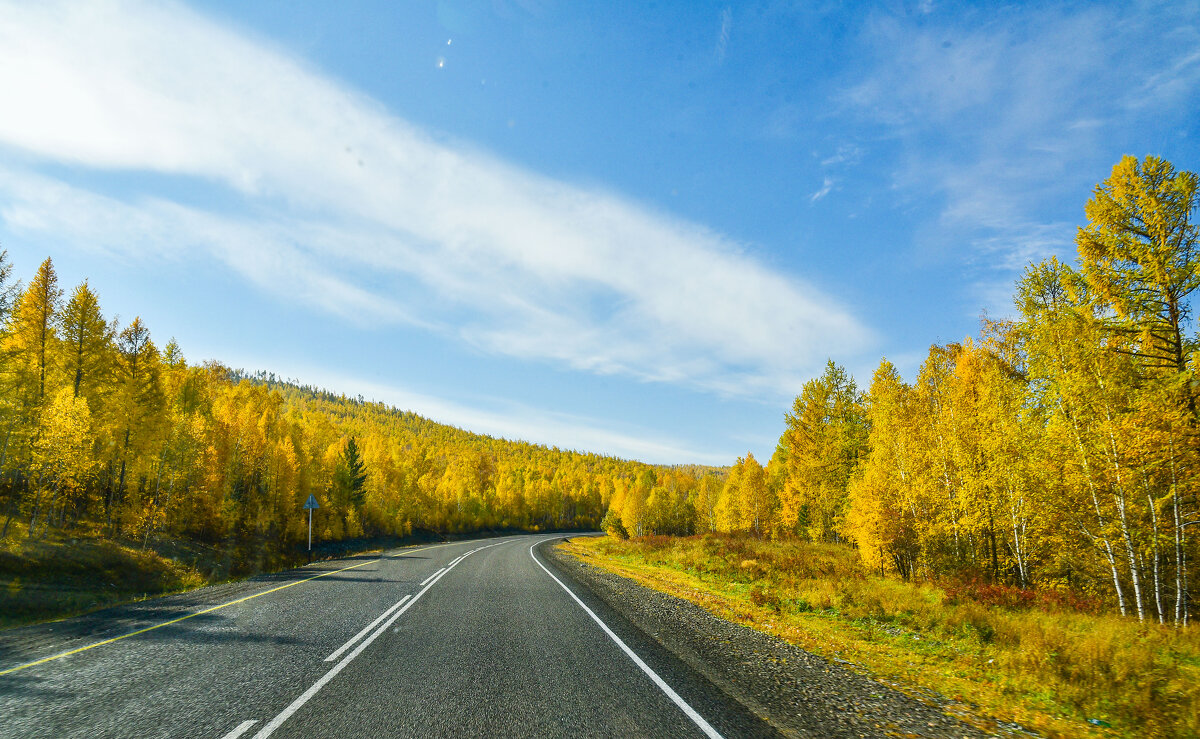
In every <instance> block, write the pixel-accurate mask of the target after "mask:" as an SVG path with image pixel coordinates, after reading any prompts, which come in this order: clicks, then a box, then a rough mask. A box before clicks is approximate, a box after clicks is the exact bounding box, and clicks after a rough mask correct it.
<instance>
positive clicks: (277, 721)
mask: <svg viewBox="0 0 1200 739" xmlns="http://www.w3.org/2000/svg"><path fill="white" fill-rule="evenodd" d="M504 543H506V542H502V541H498V542H496V543H495V544H489V545H488V547H494V546H497V545H499V544H504ZM488 547H480V548H479V549H487V548H488ZM475 551H479V550H478V549H476V550H475ZM472 553H473V552H472ZM466 556H467V555H463V557H460V558H459V560H458V561H459V562H461V561H462V560H463V559H464V558H465V557H466ZM455 564H458V562H455ZM452 569H454V565H450V566H449V567H446V568H445V569H443V570H442V571H441V572H439V573H437V574H436V575H435V576H434V579H433V581H432V582H430V583H429V584H428V585H426V586H425V587H424V588H422V589H421V592H419V593H417V594H416V595H414V596H413V599H412V600H410V601H409V602H408V603H407V604H405V606H404V607H403V608H401V609H400V610H398V611H396V612H395V613H393V614H392V616H391V618H389V619H388V620H387V621H384V622H383V625H382V626H380V627H379V628H378V629H376V630H375V632H374V633H372V634H371V635H370V636H368V637H367V638H366V639H364V640H363V642H362V644H359V645H358V646H357V647H355V648H354V651H353V652H351V653H350V654H347V655H346V656H345V657H342V661H341V662H338V663H337V664H336V665H334V666H333V667H332V668H331V669H330V670H329V672H326V673H325V674H324V675H322V676H321V678H320V679H319V680H317V681H316V682H315V683H313V684H312V685H311V686H310V687H309V689H308V690H306V691H304V692H303V693H301V694H300V697H298V698H296V700H294V701H292V702H291V703H290V704H289V705H288V707H287V708H285V709H283V710H282V711H280V712H279V715H278V716H276V717H275V718H273V719H271V722H270V723H268V724H267V725H266V726H264V727H262V728H261V729H259V731H258V733H257V734H255V735H254V739H267V737H269V736H271V734H272V733H273V732H274V731H275V730H276V729H278V728H279V727H280V726H282V725H283V722H284V721H287V720H288V719H289V718H291V717H292V714H294V713H295V712H296V711H299V710H300V708H301V707H302V706H303V705H304V704H305V703H308V701H309V699H311V698H312V697H313V696H314V695H316V694H317V693H318V692H320V690H321V688H323V687H325V684H326V683H328V682H329V681H330V680H332V679H333V678H334V677H336V676H337V674H338V673H339V672H341V671H342V669H343V668H345V667H346V665H348V664H350V663H351V662H353V661H354V658H355V657H357V656H358V655H360V654H362V653H363V650H365V649H366V648H367V647H369V646H371V643H372V642H374V641H375V640H376V639H378V638H379V637H380V635H381V634H383V633H384V632H385V631H387V630H388V629H389V628H390V627H391V625H392V624H394V623H396V621H397V620H399V618H400V617H401V616H403V615H404V613H405V612H406V611H407V610H408V609H409V608H412V607H413V604H415V603H416V602H417V601H419V600H420V599H421V596H422V595H425V594H426V593H428V592H429V589H430V588H432V587H433V586H434V585H437V584H438V581H439V580H441V579H442V578H443V577H445V576H446V574H447V573H449V572H450V570H452ZM551 577H553V575H551Z"/></svg>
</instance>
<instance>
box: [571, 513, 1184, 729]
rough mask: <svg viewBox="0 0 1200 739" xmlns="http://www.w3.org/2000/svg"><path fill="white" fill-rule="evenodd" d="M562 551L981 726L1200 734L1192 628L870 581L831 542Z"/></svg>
mask: <svg viewBox="0 0 1200 739" xmlns="http://www.w3.org/2000/svg"><path fill="white" fill-rule="evenodd" d="M565 546H566V549H567V551H569V552H571V553H574V554H575V555H576V556H580V557H586V558H588V561H589V562H591V563H593V564H596V565H599V566H602V567H604V568H606V569H609V570H611V571H614V572H616V573H618V574H622V575H625V576H628V577H632V578H633V579H636V580H638V581H640V582H642V583H644V584H646V585H649V586H651V587H654V588H657V589H659V590H662V591H665V592H669V593H672V594H674V595H677V596H680V597H683V598H687V599H689V600H692V601H694V602H696V603H699V604H700V605H702V606H704V607H705V608H708V609H709V610H710V611H712V612H713V613H716V614H717V615H719V616H722V617H724V618H728V619H730V620H734V621H738V622H741V623H745V624H747V625H750V626H753V627H755V628H758V629H760V630H763V631H767V632H769V633H773V634H776V635H778V636H781V637H782V638H785V639H787V640H788V641H790V642H792V643H795V644H797V645H798V646H800V647H802V648H804V649H807V650H809V651H812V652H814V653H817V654H821V655H822V656H825V657H828V658H832V659H838V660H844V661H846V662H849V663H851V664H852V665H853V666H855V668H856V669H860V670H863V671H865V672H867V673H869V674H871V675H873V676H875V677H876V678H878V679H880V680H882V681H883V682H885V683H888V684H891V685H894V686H895V687H899V688H900V689H902V690H905V691H906V692H909V693H910V694H913V695H916V696H917V697H921V696H922V695H925V694H927V691H935V692H936V693H938V694H940V695H941V696H944V697H947V698H950V699H952V700H953V701H955V702H956V705H952V709H951V710H952V712H954V713H956V714H958V715H961V716H962V717H963V718H966V719H967V720H970V721H971V722H972V723H976V724H977V725H980V726H982V727H984V728H993V727H994V726H995V722H996V721H1003V722H1013V723H1018V724H1020V725H1022V726H1024V727H1026V728H1029V729H1034V730H1037V731H1039V732H1041V733H1043V734H1046V735H1048V736H1053V737H1068V736H1071V737H1074V736H1123V737H1151V736H1154V737H1185V736H1193V737H1194V736H1198V735H1200V715H1198V714H1200V633H1197V630H1196V629H1195V628H1189V629H1187V630H1182V631H1177V630H1175V629H1172V628H1170V627H1161V626H1157V625H1139V624H1138V623H1137V622H1135V621H1132V620H1130V619H1123V618H1120V617H1117V616H1112V615H1105V614H1096V613H1081V612H1078V611H1076V610H1073V609H1072V608H1071V606H1073V605H1077V604H1074V603H1064V602H1063V600H1062V599H1060V598H1054V599H1045V598H1028V597H1008V596H1009V595H1012V594H1008V593H1004V592H1000V593H999V595H998V594H997V592H996V591H995V590H994V589H993V590H988V589H982V590H980V589H973V588H969V587H968V588H957V589H952V590H951V591H950V593H949V594H948V593H947V591H946V590H945V589H942V588H938V587H934V586H932V585H913V584H908V583H903V582H898V581H895V580H890V579H883V578H879V577H877V576H872V575H869V574H868V573H866V572H864V571H863V569H862V568H861V567H860V566H859V564H858V559H857V557H856V556H855V553H854V552H853V551H852V550H850V549H848V548H845V547H839V546H831V545H814V544H807V543H803V542H763V541H758V540H755V539H751V538H743V537H721V536H704V537H689V538H671V537H645V538H642V539H634V540H630V541H620V540H615V539H612V538H609V537H604V538H600V539H578V540H575V541H573V542H571V543H570V544H568V545H565ZM980 600H983V601H984V602H980ZM997 600H998V601H1000V602H1003V603H1005V604H1006V605H996V604H995V603H996V601H997ZM1089 719H1090V720H1092V721H1096V722H1100V725H1095V724H1093V723H1089ZM1106 725H1107V726H1106Z"/></svg>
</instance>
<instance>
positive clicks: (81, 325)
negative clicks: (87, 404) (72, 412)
mask: <svg viewBox="0 0 1200 739" xmlns="http://www.w3.org/2000/svg"><path fill="white" fill-rule="evenodd" d="M59 327H60V329H61V333H62V363H63V369H64V374H65V375H66V377H67V380H68V382H70V383H71V387H72V392H73V393H74V395H75V397H79V396H80V395H84V396H86V397H88V398H89V399H94V398H95V391H97V390H98V389H99V388H100V387H101V386H102V385H103V383H104V380H105V379H106V376H107V375H108V374H109V372H110V369H111V362H112V346H113V339H114V338H115V336H114V334H113V331H112V329H111V328H110V327H109V325H108V322H107V321H105V320H104V316H103V314H102V313H101V312H100V301H99V300H98V299H97V298H96V293H94V292H93V291H92V289H91V288H90V287H88V284H87V281H86V280H85V281H83V282H82V283H80V284H79V286H78V287H76V288H75V291H74V292H73V293H71V299H70V300H69V301H67V305H66V306H65V307H64V308H63V310H62V315H61V316H60V318H59Z"/></svg>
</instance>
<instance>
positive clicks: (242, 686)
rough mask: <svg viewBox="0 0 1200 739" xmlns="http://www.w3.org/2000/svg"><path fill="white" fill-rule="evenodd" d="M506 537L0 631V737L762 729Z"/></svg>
mask: <svg viewBox="0 0 1200 739" xmlns="http://www.w3.org/2000/svg"><path fill="white" fill-rule="evenodd" d="M555 538H556V537H549V536H545V535H540V536H537V535H526V536H512V537H505V538H501V539H486V540H471V541H460V542H452V543H447V544H438V545H432V546H427V547H417V548H407V549H398V550H394V551H391V552H386V553H384V554H382V555H363V556H360V557H353V558H349V559H345V560H339V561H333V562H323V563H319V564H317V565H312V566H310V567H305V568H300V569H297V570H292V571H289V572H285V573H279V574H277V575H272V576H268V577H264V578H258V579H255V580H252V581H247V582H243V583H236V584H231V585H225V586H217V587H212V588H205V589H202V590H199V591H195V592H193V593H189V594H185V595H181V596H172V597H168V598H161V599H157V600H155V601H147V602H145V603H141V604H135V605H131V606H125V607H120V608H114V609H109V610H106V611H102V612H98V613H96V614H91V615H89V616H83V617H80V618H76V619H69V620H66V621H62V622H58V623H54V624H43V625H38V626H31V627H23V628H20V629H13V630H9V631H6V632H0V736H5V737H8V736H13V737H74V736H77V737H97V736H109V737H135V736H136V737H213V739H226V738H227V739H234V738H235V737H246V738H247V739H249V738H250V737H261V738H264V739H265V737H267V736H271V737H339V738H344V737H352V736H371V737H374V736H489V737H490V736H568V735H570V736H653V737H664V736H681V737H683V736H687V737H696V736H705V735H708V736H726V737H734V736H770V735H773V734H774V733H775V732H774V731H773V730H772V729H771V728H770V727H769V726H768V725H767V724H765V723H763V722H762V721H761V720H760V719H758V718H757V717H755V716H754V715H753V714H752V713H750V712H749V711H747V710H746V709H745V708H743V707H742V706H740V705H739V704H737V703H735V702H733V701H731V700H729V699H728V698H727V697H726V696H725V694H724V693H722V692H721V691H720V690H717V689H715V688H714V687H713V686H712V684H710V683H709V682H708V681H707V680H706V679H705V678H703V677H702V676H700V675H699V674H697V673H696V672H694V671H693V670H691V669H690V668H689V667H688V666H687V665H685V664H684V663H682V662H681V661H679V660H678V659H676V658H675V657H674V656H673V655H672V654H670V653H669V652H667V651H666V650H665V649H663V648H662V647H661V646H659V645H658V643H657V642H656V641H655V640H654V639H653V638H652V637H650V636H648V635H646V634H643V633H642V632H640V631H639V630H637V628H635V627H634V626H632V625H631V624H630V623H629V622H627V621H626V620H625V619H624V618H623V617H621V616H620V615H619V614H617V613H615V612H614V611H612V610H611V609H609V608H608V607H607V606H606V605H605V604H604V603H603V602H602V601H600V600H599V599H597V598H595V597H594V596H592V595H591V593H590V592H589V591H587V589H586V588H583V587H581V586H580V585H578V584H577V583H575V582H574V581H572V580H571V579H570V578H568V577H567V576H566V575H565V574H564V573H563V572H561V571H558V570H557V569H556V568H555V567H554V566H553V565H552V564H551V563H549V562H547V561H546V559H545V558H544V557H542V556H539V555H538V551H539V548H540V547H543V546H546V545H547V543H548V542H550V541H553V540H554V539H555Z"/></svg>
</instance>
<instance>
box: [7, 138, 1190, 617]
mask: <svg viewBox="0 0 1200 739" xmlns="http://www.w3.org/2000/svg"><path fill="white" fill-rule="evenodd" d="M1196 207H1197V177H1196V175H1195V174H1193V173H1191V172H1187V171H1177V170H1176V169H1175V168H1174V167H1173V165H1172V164H1171V163H1169V162H1166V161H1163V160H1161V159H1157V158H1155V157H1146V158H1145V159H1144V160H1138V159H1135V158H1133V157H1125V158H1124V159H1122V160H1121V161H1120V162H1119V163H1118V164H1117V165H1116V166H1115V167H1114V168H1113V171H1112V174H1111V176H1110V177H1109V178H1108V179H1106V180H1104V181H1103V182H1101V183H1100V184H1099V185H1097V186H1096V188H1095V190H1094V192H1093V196H1092V198H1091V199H1090V200H1089V201H1088V202H1087V203H1086V206H1085V216H1086V225H1084V226H1083V227H1081V228H1080V229H1079V230H1078V234H1077V237H1076V245H1077V247H1078V258H1077V260H1076V263H1075V264H1074V265H1068V264H1065V263H1062V262H1060V261H1058V260H1057V259H1054V258H1050V259H1048V260H1046V261H1043V262H1040V263H1037V264H1030V265H1029V266H1028V267H1027V269H1026V270H1025V272H1024V274H1023V276H1022V277H1021V278H1020V279H1019V280H1018V282H1017V284H1016V286H1015V291H1014V298H1013V301H1014V306H1013V312H1012V314H1011V316H1010V317H1007V318H1003V319H987V318H985V319H984V320H983V322H982V326H981V329H980V331H979V335H978V336H976V337H968V338H965V339H964V340H962V341H961V342H957V343H950V344H946V345H935V346H931V347H930V349H929V353H928V356H927V358H926V359H925V361H924V362H923V363H922V364H921V366H920V368H919V370H918V372H917V374H916V376H915V379H914V381H912V382H907V381H905V380H904V378H903V377H901V375H900V372H899V371H898V370H897V368H896V367H895V366H893V365H892V364H891V363H889V362H888V361H887V360H886V359H885V360H883V361H882V362H881V363H880V365H879V367H878V369H877V370H876V371H875V373H874V376H873V377H872V379H871V383H870V385H869V387H867V388H866V389H861V388H860V387H859V386H858V385H857V384H856V382H855V380H854V378H852V377H851V376H850V375H849V373H847V371H846V370H845V369H844V368H843V367H841V366H839V365H838V364H836V363H835V362H834V361H832V360H831V361H829V363H828V364H827V366H826V368H825V371H824V373H823V374H822V375H821V376H819V377H816V378H814V379H812V380H810V381H809V382H807V383H805V384H804V386H803V387H802V388H801V390H800V394H799V396H798V397H796V399H795V402H794V404H793V405H792V408H791V410H790V412H788V413H786V414H785V415H784V421H785V424H784V425H785V428H784V431H783V434H782V436H781V437H780V439H779V442H778V445H777V446H776V449H775V451H774V454H773V455H772V456H771V459H770V460H769V461H768V462H767V464H766V465H765V466H764V465H763V464H762V463H761V462H760V461H759V460H757V459H755V457H754V456H753V455H752V454H747V455H746V456H745V457H743V458H739V459H738V460H736V462H735V463H734V464H733V465H732V466H731V467H730V468H727V469H712V468H704V467H696V466H676V467H662V466H651V465H646V464H642V463H639V462H635V461H627V460H621V459H616V458H613V457H606V456H601V455H597V454H588V453H582V452H576V451H567V450H560V449H557V448H548V447H545V446H539V445H534V444H528V443H523V442H516V441H508V440H502V439H495V438H491V437H487V436H481V435H477V434H472V433H469V432H467V431H464V430H460V429H457V428H453V427H450V426H446V425H442V424H438V423H435V422H433V421H429V420H427V419H424V418H422V417H420V416H418V415H416V414H414V413H411V412H406V411H401V410H398V409H395V408H391V407H388V406H385V405H383V404H380V403H374V402H368V401H365V400H364V399H362V398H348V397H345V396H343V395H337V394H333V393H330V392H328V391H325V390H321V389H317V388H313V387H309V386H305V385H302V384H300V383H299V382H296V381H282V380H280V379H278V378H276V377H275V376H274V375H271V374H267V373H257V374H253V375H247V374H245V373H244V372H240V371H235V370H232V369H230V368H227V367H225V366H222V365H221V364H219V363H215V362H208V363H204V364H192V363H189V362H188V361H186V360H185V359H184V356H183V354H182V351H181V349H180V347H179V346H178V345H177V344H176V343H175V342H174V341H173V340H171V341H168V342H167V343H166V344H165V345H164V346H163V347H162V348H161V349H160V348H159V346H158V345H157V344H156V343H155V341H154V340H152V338H151V335H150V331H149V328H148V327H147V326H146V325H145V324H144V323H143V322H142V321H141V319H140V318H135V319H134V320H133V321H132V322H130V323H129V324H128V325H123V326H122V325H119V324H118V322H117V321H116V320H115V319H110V318H105V316H104V314H103V311H102V310H101V308H100V301H99V298H98V296H97V295H96V293H95V292H94V291H93V290H92V288H91V287H90V286H89V285H88V283H87V282H86V281H85V282H83V283H81V284H79V285H77V286H76V287H75V288H74V289H73V290H71V291H70V294H69V295H66V294H64V290H63V288H62V287H60V286H59V284H58V278H57V275H56V273H55V270H54V265H53V264H52V262H51V261H50V260H49V259H47V260H46V261H44V262H43V263H42V264H41V265H40V266H39V267H38V268H37V269H36V271H35V272H34V273H33V275H32V277H31V278H30V279H29V281H28V284H27V285H22V284H21V283H20V282H18V281H17V280H16V279H15V272H14V265H12V264H11V263H10V262H9V260H8V258H7V254H6V253H0V385H2V387H0V516H2V517H3V523H2V524H0V544H3V545H4V546H8V547H10V548H11V547H13V546H19V545H20V542H25V541H34V542H36V541H41V540H44V539H45V538H46V537H48V536H49V537H51V538H55V537H57V538H58V539H61V540H64V541H67V540H69V541H72V542H74V541H78V540H84V539H87V540H97V539H99V540H106V541H112V542H120V543H121V544H122V545H123V546H128V547H140V548H142V549H144V548H146V547H147V546H150V545H152V544H154V543H156V542H162V541H194V542H202V543H206V544H210V545H217V546H226V545H232V544H237V543H241V544H242V545H243V546H244V545H247V544H252V545H253V546H257V547H268V548H274V549H276V550H281V551H282V550H288V549H295V548H297V547H299V546H300V545H301V544H302V542H303V541H304V539H305V536H306V533H307V529H306V521H307V519H306V518H305V515H304V511H303V509H302V506H303V504H304V501H305V500H306V499H307V498H308V496H309V495H310V494H311V495H314V496H315V497H316V498H317V500H318V502H319V504H320V506H321V508H320V509H319V511H318V515H317V518H316V528H315V530H314V534H315V536H316V538H317V539H318V540H319V541H322V542H331V541H339V540H346V539H355V538H369V537H377V536H405V535H409V534H412V533H413V532H422V531H423V532H427V533H430V534H433V535H444V534H450V533H469V532H478V531H487V530H527V531H544V530H572V529H574V530H582V529H595V528H603V529H605V530H607V531H608V532H610V533H612V534H614V535H617V536H620V537H639V536H644V535H649V534H672V535H689V534H694V533H706V532H707V533H739V532H741V533H744V534H746V535H750V536H754V537H758V538H760V539H789V538H792V539H797V540H806V541H812V542H820V543H834V544H843V545H847V546H851V547H853V548H854V549H855V551H856V552H857V556H858V557H860V558H861V560H862V562H863V564H864V565H865V566H867V567H869V568H871V569H873V570H874V571H876V572H878V573H879V574H881V575H891V576H896V577H898V578H902V579H904V580H910V581H933V580H939V579H953V580H956V581H979V582H985V583H991V584H995V585H1002V586H1006V587H1012V588H1017V589H1020V590H1022V591H1028V592H1033V591H1038V590H1041V591H1061V592H1064V593H1078V594H1080V595H1082V596H1083V597H1085V598H1086V597H1090V598H1096V599H1100V600H1101V601H1103V602H1104V603H1105V604H1106V606H1107V607H1110V608H1111V609H1112V610H1114V611H1116V612H1119V613H1121V614H1122V615H1128V616H1131V617H1136V618H1137V619H1139V620H1153V621H1157V622H1159V623H1173V624H1176V625H1185V624H1187V623H1188V622H1189V620H1190V614H1191V603H1192V600H1193V598H1194V597H1195V588H1196V585H1195V578H1194V575H1193V573H1192V570H1193V569H1194V568H1195V565H1194V563H1195V562H1196V561H1197V557H1198V556H1200V552H1198V551H1197V549H1198V545H1197V541H1196V537H1195V536H1193V535H1191V531H1192V527H1194V526H1196V525H1197V524H1198V523H1200V505H1198V501H1197V483H1198V481H1200V478H1198V476H1200V455H1198V452H1200V448H1198V444H1200V436H1198V433H1197V423H1198V420H1200V419H1198V418H1197V416H1198V410H1197V394H1198V392H1200V378H1197V369H1198V368H1197V362H1198V361H1200V355H1197V352H1196V348H1197V340H1198V339H1197V335H1196V331H1195V325H1194V322H1193V315H1192V300H1193V297H1194V294H1195V291H1196V288H1197V286H1198V285H1200V269H1198V268H1200V263H1198V262H1200V256H1198V254H1197V240H1198V235H1197V229H1196V226H1195V225H1194V224H1193V223H1192V222H1191V217H1192V214H1193V212H1194V211H1195V209H1196Z"/></svg>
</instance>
